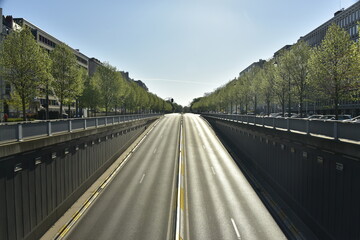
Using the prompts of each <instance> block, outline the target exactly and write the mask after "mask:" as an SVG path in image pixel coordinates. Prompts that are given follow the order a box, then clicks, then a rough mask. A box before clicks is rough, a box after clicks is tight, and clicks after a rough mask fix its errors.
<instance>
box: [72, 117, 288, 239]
mask: <svg viewBox="0 0 360 240" xmlns="http://www.w3.org/2000/svg"><path fill="white" fill-rule="evenodd" d="M180 120H181V115H180V114H170V115H166V116H165V117H164V118H162V119H161V120H160V122H159V123H158V124H157V125H156V127H155V128H154V129H153V130H152V131H151V132H150V133H149V135H148V136H147V137H146V138H145V139H144V141H143V142H142V143H141V145H140V146H139V147H138V148H137V149H136V150H135V151H134V153H133V155H132V156H131V157H130V158H129V160H128V161H127V163H126V165H125V166H124V167H123V168H122V169H121V170H120V171H119V173H118V174H117V175H116V176H115V177H114V179H113V180H112V182H111V183H110V184H109V185H108V186H107V188H106V189H105V190H104V191H103V192H102V193H101V194H100V195H99V197H98V198H97V200H96V201H95V202H94V203H93V205H92V206H91V207H90V208H89V209H88V210H87V212H86V214H85V215H84V216H83V217H82V218H81V219H80V220H79V221H78V223H77V224H76V225H75V226H74V227H73V229H72V230H71V231H70V232H69V234H68V235H67V236H66V239H74V240H81V239H131V240H132V239H154V240H155V239H156V240H159V239H164V240H166V239H175V238H174V237H175V226H176V221H175V220H176V219H179V218H177V216H176V199H177V196H179V195H177V190H178V187H177V179H178V173H180V174H184V180H183V181H184V185H183V186H182V187H183V188H184V192H185V193H184V195H183V197H182V198H183V199H184V202H185V203H184V204H183V207H182V208H183V209H182V210H183V212H184V216H183V217H182V218H180V220H181V221H180V222H179V224H178V226H180V228H181V230H182V234H181V237H182V239H184V240H188V239H192V240H202V239H206V240H210V239H216V240H219V239H242V240H244V239H249V240H256V239H276V240H280V239H286V237H285V236H284V234H283V233H282V231H281V230H280V228H279V227H278V225H277V224H276V222H275V221H274V220H273V218H272V217H271V215H270V214H269V212H268V211H267V209H266V208H265V206H264V205H263V203H262V202H261V200H260V199H259V198H258V196H257V195H256V193H255V191H254V190H253V189H252V187H251V186H250V184H249V183H248V181H247V180H246V178H245V177H244V175H243V174H242V172H241V171H240V170H239V168H238V166H237V165H236V164H235V162H234V160H233V159H232V158H231V156H230V155H229V154H228V153H227V151H226V150H225V149H224V147H223V146H222V144H221V143H220V141H219V140H218V138H217V137H216V135H215V134H214V132H213V131H212V129H211V128H210V127H209V126H208V125H207V123H206V122H205V121H204V120H203V119H202V118H200V116H198V115H195V114H184V115H183V128H182V133H183V135H182V140H183V145H182V149H181V151H182V154H181V156H183V159H182V161H183V163H184V164H183V166H184V167H183V169H184V171H183V172H182V173H181V171H180V172H179V168H178V166H179V165H178V159H179V150H180V149H179V145H180V142H179V141H180V140H179V136H180V132H181V131H180V122H181V121H180ZM181 169H182V168H181Z"/></svg>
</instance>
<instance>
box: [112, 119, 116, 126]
mask: <svg viewBox="0 0 360 240" xmlns="http://www.w3.org/2000/svg"><path fill="white" fill-rule="evenodd" d="M114 124H115V117H113V123H112V125H114Z"/></svg>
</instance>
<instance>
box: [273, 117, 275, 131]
mask: <svg viewBox="0 0 360 240" xmlns="http://www.w3.org/2000/svg"><path fill="white" fill-rule="evenodd" d="M273 128H274V129H275V118H274V117H273Z"/></svg>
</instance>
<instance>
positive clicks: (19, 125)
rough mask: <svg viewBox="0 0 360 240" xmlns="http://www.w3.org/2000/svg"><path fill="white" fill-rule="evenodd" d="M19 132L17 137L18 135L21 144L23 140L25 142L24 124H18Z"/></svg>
mask: <svg viewBox="0 0 360 240" xmlns="http://www.w3.org/2000/svg"><path fill="white" fill-rule="evenodd" d="M17 130H18V132H17V135H18V138H17V140H18V141H19V142H21V141H22V140H23V131H22V130H23V127H22V124H21V123H19V124H18V129H17Z"/></svg>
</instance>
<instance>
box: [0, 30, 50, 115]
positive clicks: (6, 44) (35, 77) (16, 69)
mask: <svg viewBox="0 0 360 240" xmlns="http://www.w3.org/2000/svg"><path fill="white" fill-rule="evenodd" d="M50 63H51V62H50V59H49V57H48V55H47V53H46V52H45V51H44V50H43V49H41V47H40V46H39V45H38V44H37V43H36V41H35V39H34V36H33V35H32V33H31V31H30V29H29V28H27V27H25V28H24V29H23V30H22V31H13V32H11V33H10V34H9V35H8V36H7V37H6V38H5V40H4V41H3V43H2V45H1V49H0V66H1V68H0V69H1V72H0V74H1V75H2V76H3V77H4V79H5V80H6V81H8V82H10V84H11V85H12V86H13V87H14V88H15V91H16V93H17V94H18V96H19V97H20V99H21V105H22V114H23V119H24V121H25V120H26V105H28V104H29V103H30V102H31V101H32V100H33V99H34V97H35V96H37V95H38V94H39V90H40V87H41V86H42V85H43V82H44V81H45V79H49V78H50V77H51V76H50V74H49V70H50Z"/></svg>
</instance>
